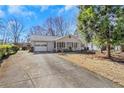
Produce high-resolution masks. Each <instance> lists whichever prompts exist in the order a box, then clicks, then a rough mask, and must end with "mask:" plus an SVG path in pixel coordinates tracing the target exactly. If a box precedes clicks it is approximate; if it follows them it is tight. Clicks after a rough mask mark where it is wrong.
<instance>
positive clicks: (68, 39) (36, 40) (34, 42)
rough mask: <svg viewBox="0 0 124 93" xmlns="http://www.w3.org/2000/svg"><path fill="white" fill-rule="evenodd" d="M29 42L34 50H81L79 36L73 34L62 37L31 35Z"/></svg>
mask: <svg viewBox="0 0 124 93" xmlns="http://www.w3.org/2000/svg"><path fill="white" fill-rule="evenodd" d="M30 44H31V47H32V48H33V51H34V52H47V51H50V52H53V51H56V52H57V51H61V50H72V51H78V50H81V49H82V46H83V44H82V42H81V40H80V38H79V37H78V36H75V35H68V36H63V37H58V36H40V35H31V37H30Z"/></svg>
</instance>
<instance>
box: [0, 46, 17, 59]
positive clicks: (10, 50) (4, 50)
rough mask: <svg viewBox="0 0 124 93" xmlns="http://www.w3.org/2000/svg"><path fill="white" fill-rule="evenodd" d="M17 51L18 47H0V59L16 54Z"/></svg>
mask: <svg viewBox="0 0 124 93" xmlns="http://www.w3.org/2000/svg"><path fill="white" fill-rule="evenodd" d="M18 50H19V47H18V46H15V45H0V59H2V58H3V57H5V56H9V55H11V54H14V53H16V52H17V51H18Z"/></svg>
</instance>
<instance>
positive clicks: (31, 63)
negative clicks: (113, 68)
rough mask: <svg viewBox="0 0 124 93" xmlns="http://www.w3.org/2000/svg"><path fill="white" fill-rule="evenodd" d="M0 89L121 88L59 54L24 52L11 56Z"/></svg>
mask: <svg viewBox="0 0 124 93" xmlns="http://www.w3.org/2000/svg"><path fill="white" fill-rule="evenodd" d="M0 87H11V88H13V87H23V88H27V87H33V88H35V87H37V88H38V87H41V88H43V87H46V88H49V87H52V88H54V87H55V88H58V87H60V88H61V87H62V88H63V87H65V88H66V87H67V88H69V87H71V88H73V87H74V88H77V87H78V88H80V87H82V88H85V87H120V86H119V85H117V84H115V83H113V82H112V81H110V80H107V79H105V78H103V77H101V76H99V75H96V74H94V73H92V72H90V71H88V70H86V69H84V68H81V67H79V66H77V65H75V64H73V63H71V62H67V61H65V60H63V59H61V58H59V57H57V55H56V54H49V53H48V54H46V53H45V54H33V53H28V52H24V51H20V52H18V53H17V54H16V55H13V56H11V57H9V58H8V59H7V60H5V62H4V63H2V65H1V67H0Z"/></svg>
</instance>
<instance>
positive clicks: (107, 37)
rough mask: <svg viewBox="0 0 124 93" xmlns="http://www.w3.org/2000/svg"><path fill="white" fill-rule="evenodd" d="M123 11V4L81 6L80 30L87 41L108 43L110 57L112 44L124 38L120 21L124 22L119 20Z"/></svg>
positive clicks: (101, 44)
mask: <svg viewBox="0 0 124 93" xmlns="http://www.w3.org/2000/svg"><path fill="white" fill-rule="evenodd" d="M123 12H124V11H123V7H122V6H80V13H79V17H78V31H79V32H81V33H83V35H84V37H85V40H86V41H87V42H89V41H92V42H93V41H95V43H97V45H99V46H103V45H106V47H107V56H108V57H109V58H110V57H111V46H112V45H115V44H118V41H122V39H123V37H122V35H123V33H121V32H122V31H121V32H120V29H119V26H120V23H121V24H124V23H123V22H122V21H119V18H120V17H122V15H123V14H122V13H123ZM121 14H122V15H121ZM118 21H119V22H118ZM122 27H123V26H121V28H122ZM115 28H116V29H115Z"/></svg>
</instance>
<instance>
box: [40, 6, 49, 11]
mask: <svg viewBox="0 0 124 93" xmlns="http://www.w3.org/2000/svg"><path fill="white" fill-rule="evenodd" d="M48 8H49V6H48V5H43V6H41V12H43V11H45V10H47V9H48Z"/></svg>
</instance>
